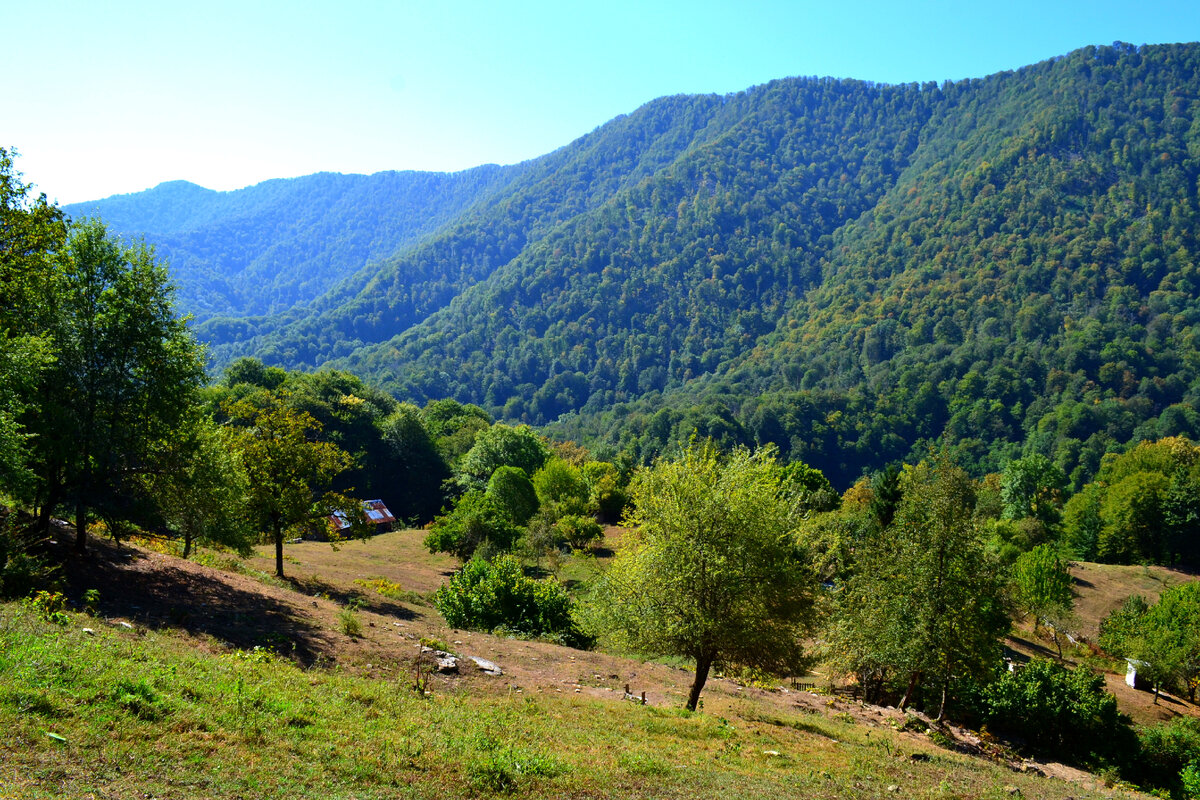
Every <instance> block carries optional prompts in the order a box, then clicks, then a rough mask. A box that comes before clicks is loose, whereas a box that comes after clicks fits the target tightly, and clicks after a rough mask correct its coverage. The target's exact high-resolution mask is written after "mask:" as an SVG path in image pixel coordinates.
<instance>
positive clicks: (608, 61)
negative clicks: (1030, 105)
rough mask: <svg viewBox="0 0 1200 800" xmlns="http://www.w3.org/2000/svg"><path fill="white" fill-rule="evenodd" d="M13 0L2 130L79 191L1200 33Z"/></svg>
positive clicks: (436, 149)
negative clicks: (664, 102) (651, 106)
mask: <svg viewBox="0 0 1200 800" xmlns="http://www.w3.org/2000/svg"><path fill="white" fill-rule="evenodd" d="M3 19H4V26H5V29H6V30H5V36H4V40H5V41H4V46H5V65H6V69H7V71H8V73H9V78H8V80H7V81H6V88H5V92H4V96H3V99H2V100H0V145H4V146H15V147H17V148H18V149H19V150H20V152H21V154H22V156H21V158H20V160H19V161H18V162H17V163H18V169H20V170H21V171H23V172H24V173H25V178H26V180H28V181H32V182H34V183H35V184H37V186H38V188H39V190H41V191H44V192H45V193H46V194H47V195H48V196H49V197H51V198H52V199H57V200H58V201H60V202H62V203H70V202H76V201H83V200H92V199H98V198H100V197H105V196H108V195H111V194H116V193H123V192H133V191H139V190H142V189H146V188H149V187H151V186H154V185H156V184H158V183H159V182H161V181H166V180H175V179H185V180H190V181H193V182H195V183H198V184H201V185H202V186H207V187H209V188H213V189H222V190H224V189H234V188H239V187H242V186H246V185H249V184H253V183H257V182H259V181H262V180H266V179H268V178H275V177H291V176H295V175H305V174H309V173H312V172H318V171H334V172H367V173H369V172H377V171H380V170H386V169H427V170H458V169H464V168H467V167H471V166H475V165H477V164H482V163H488V162H495V163H501V164H506V163H513V162H516V161H521V160H524V159H527V158H532V157H534V156H538V155H541V154H543V153H547V152H549V151H551V150H554V149H556V148H558V147H561V146H562V145H564V144H567V143H568V142H570V141H571V140H573V139H575V138H576V137H578V136H580V135H582V134H584V133H587V132H588V131H590V130H592V129H594V128H596V127H597V126H599V125H601V124H603V123H604V122H606V121H607V120H609V119H611V118H612V117H614V116H616V115H618V114H623V113H627V112H630V111H632V110H633V109H635V108H637V107H638V106H639V105H641V104H642V103H645V102H646V101H648V100H652V99H654V98H655V97H660V96H662V95H667V94H677V93H707V92H717V93H725V92H733V91H738V90H740V89H744V88H747V87H749V86H753V85H755V84H759V83H764V82H766V81H768V80H771V79H774V78H782V77H787V76H792V75H831V76H835V77H850V78H861V79H865V80H873V81H879V82H885V83H898V82H906V81H928V80H933V81H938V82H941V81H943V80H946V79H958V78H967V77H982V76H984V75H988V74H991V73H993V72H997V71H1000V70H1004V69H1014V68H1017V67H1020V66H1023V65H1025V64H1029V63H1033V62H1036V61H1040V60H1043V59H1045V58H1049V57H1051V56H1055V55H1062V54H1064V53H1066V52H1069V51H1070V50H1073V49H1076V48H1078V47H1082V46H1084V45H1088V44H1109V43H1111V42H1113V41H1115V40H1121V41H1125V42H1131V43H1133V44H1144V43H1157V42H1176V41H1192V40H1196V39H1200V0H1140V2H1139V0H1121V1H1120V2H1117V1H1115V0H1088V2H1077V1H1076V0H1064V1H1061V2H1060V1H1058V0H1040V1H1039V2H1029V1H1028V0H1010V1H1009V2H991V0H986V1H985V0H962V1H961V2H943V1H941V0H935V1H933V2H922V1H921V0H909V2H898V1H897V0H883V1H877V0H870V1H869V2H853V0H843V2H840V3H835V2H831V1H827V2H821V3H816V2H808V1H807V0H794V1H793V2H782V1H770V2H767V1H764V2H755V1H754V0H740V2H706V0H687V2H674V1H672V2H653V0H643V2H628V1H627V0H605V1H604V2H591V1H590V0H580V2H572V0H554V2H548V1H543V0H534V1H532V2H513V1H511V0H510V1H509V2H505V0H491V2H474V0H463V1H460V2H454V1H453V0H421V1H420V2H355V0H342V2H337V3H334V2H323V1H322V2H305V0H291V1H290V2H275V0H263V1H261V2H260V0H240V2H203V0H199V1H198V2H192V3H176V2H172V1H171V0H156V1H155V2H122V1H121V0H106V2H97V1H96V0H84V1H82V2H80V1H78V0H66V1H65V2H64V1H62V0H60V1H59V2H53V3H34V2H26V3H21V4H19V5H15V4H10V7H8V8H6V9H5V12H4V15H3Z"/></svg>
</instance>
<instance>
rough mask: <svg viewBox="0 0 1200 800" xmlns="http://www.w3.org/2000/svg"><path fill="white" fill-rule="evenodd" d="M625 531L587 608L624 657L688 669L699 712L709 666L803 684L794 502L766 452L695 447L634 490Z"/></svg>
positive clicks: (639, 480)
mask: <svg viewBox="0 0 1200 800" xmlns="http://www.w3.org/2000/svg"><path fill="white" fill-rule="evenodd" d="M630 496H631V499H632V503H633V510H631V511H630V512H629V513H628V515H627V516H626V518H625V524H626V525H627V526H629V528H630V531H629V533H628V534H626V536H625V539H624V540H623V542H622V545H621V547H620V550H619V551H618V553H617V556H616V558H615V559H614V560H613V563H612V565H611V566H610V567H609V570H608V572H607V573H606V574H605V575H604V576H603V578H602V579H601V581H600V583H599V585H598V587H597V589H596V593H595V597H594V600H593V609H594V614H595V618H594V624H595V625H596V626H597V627H598V628H599V629H600V630H602V631H604V632H605V633H606V634H607V635H608V636H609V637H610V638H611V639H612V640H613V641H614V642H616V643H618V644H619V645H620V646H623V647H627V648H629V649H631V650H634V651H636V652H640V653H646V654H655V655H664V656H682V657H684V658H689V659H691V660H692V661H694V662H695V665H696V677H695V680H694V681H693V683H692V688H691V691H690V692H689V694H688V699H687V707H688V709H690V710H693V711H694V710H695V709H696V705H697V703H698V702H699V699H700V692H701V691H702V690H703V688H704V684H705V682H706V681H707V680H708V675H709V671H710V669H712V668H713V667H714V666H722V665H728V666H735V665H736V666H742V667H747V668H752V669H759V670H763V671H767V672H772V673H778V674H793V675H795V674H801V670H802V669H803V668H804V664H805V657H804V652H803V649H802V647H801V638H802V637H803V636H804V634H805V632H806V631H807V630H808V628H809V624H810V622H811V619H812V611H813V582H812V578H811V575H810V573H809V571H808V570H807V569H806V567H805V566H804V563H803V560H802V559H801V557H800V554H799V553H798V552H797V550H796V547H795V545H794V543H793V533H794V531H795V529H796V525H797V523H798V521H799V511H798V508H797V505H796V503H795V501H794V494H793V493H792V492H790V491H789V490H788V487H787V485H786V484H785V482H784V479H783V474H782V470H781V468H780V466H779V464H778V463H777V462H776V461H775V453H774V451H773V450H772V449H769V448H768V449H763V450H759V451H755V452H751V451H750V450H747V449H745V448H739V449H736V450H734V451H733V452H732V453H730V454H729V455H723V454H721V453H719V452H718V451H717V450H716V448H715V447H714V446H713V445H712V444H700V443H696V442H693V443H692V445H691V446H690V447H688V449H687V450H686V451H685V452H684V453H683V455H682V456H681V457H680V458H679V459H678V460H674V461H667V460H662V461H658V462H656V463H655V464H654V465H653V466H652V467H648V468H645V469H643V470H641V471H639V472H638V473H637V474H636V475H635V476H634V479H633V482H632V483H631V485H630Z"/></svg>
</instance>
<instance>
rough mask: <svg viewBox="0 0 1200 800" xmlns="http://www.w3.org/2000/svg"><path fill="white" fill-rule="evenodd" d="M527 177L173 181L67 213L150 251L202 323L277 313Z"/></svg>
mask: <svg viewBox="0 0 1200 800" xmlns="http://www.w3.org/2000/svg"><path fill="white" fill-rule="evenodd" d="M522 169H523V166H521V165H517V166H515V167H497V166H494V165H491V166H484V167H478V168H476V169H472V170H467V171H465V172H458V173H452V174H448V173H429V172H380V173H377V174H375V175H338V174H331V173H321V174H317V175H308V176H305V177H303V178H290V179H280V180H271V181H266V182H264V183H260V184H257V185H255V186H251V187H248V188H246V189H240V190H238V191H233V192H214V191H211V190H209V189H204V188H202V187H200V186H196V185H195V184H191V183H187V182H186V181H173V182H170V183H164V184H161V185H159V186H157V187H155V188H153V189H150V190H147V191H145V192H139V193H136V194H131V195H118V196H115V197H110V198H107V199H105V200H97V201H94V202H89V203H78V204H75V205H70V206H66V207H65V208H64V210H65V211H66V212H67V213H68V214H69V215H71V216H75V217H80V216H100V217H102V218H104V219H105V221H107V222H108V223H109V224H110V225H111V226H112V228H113V229H114V230H117V231H120V232H121V233H123V234H127V235H135V236H144V237H145V238H146V239H147V241H150V242H152V243H153V244H154V245H155V247H156V249H157V252H158V254H159V255H160V256H161V257H163V258H164V259H165V260H166V261H167V262H168V263H169V264H170V266H171V270H172V275H173V277H174V279H175V280H176V281H177V283H178V284H179V302H180V306H181V307H182V308H183V309H185V310H187V311H188V312H189V313H192V314H194V315H196V316H197V318H199V319H205V318H207V317H210V316H212V315H215V314H221V315H230V314H232V315H238V316H242V315H249V314H267V313H272V312H278V311H283V310H285V309H287V308H290V307H291V306H292V305H294V304H296V303H303V302H307V301H310V300H312V299H314V298H316V297H318V296H320V295H322V294H324V293H325V292H327V291H328V290H330V289H331V288H333V287H334V286H335V285H336V284H337V283H338V282H340V281H341V280H342V279H344V278H346V277H347V276H349V275H350V274H352V273H354V272H355V271H357V270H358V269H361V268H362V267H363V266H364V265H366V264H368V263H369V262H372V261H377V260H380V259H383V258H386V257H388V256H391V255H393V254H395V253H396V252H397V251H399V250H402V249H404V248H405V247H407V246H409V245H412V244H414V243H416V242H418V241H420V240H421V239H422V238H423V237H426V236H428V235H429V234H431V233H433V232H434V231H436V230H437V229H438V228H440V227H441V226H443V225H444V224H446V223H447V222H449V221H450V220H452V219H454V218H455V217H457V216H458V215H460V214H461V213H463V212H464V211H465V210H466V209H467V208H469V207H470V206H471V205H472V204H474V203H475V202H477V201H478V200H479V199H480V198H481V197H484V196H487V195H488V194H489V193H493V192H495V191H497V190H501V189H502V188H503V187H504V186H505V185H506V184H507V183H508V182H509V181H511V180H512V178H513V177H515V176H516V175H519V174H520V173H521V171H522Z"/></svg>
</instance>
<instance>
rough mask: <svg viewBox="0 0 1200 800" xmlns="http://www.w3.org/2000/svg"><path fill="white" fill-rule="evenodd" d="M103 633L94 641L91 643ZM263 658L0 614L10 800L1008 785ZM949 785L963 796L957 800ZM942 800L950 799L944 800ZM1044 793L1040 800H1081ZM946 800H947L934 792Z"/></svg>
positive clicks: (703, 725) (881, 744) (799, 791)
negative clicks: (430, 690)
mask: <svg viewBox="0 0 1200 800" xmlns="http://www.w3.org/2000/svg"><path fill="white" fill-rule="evenodd" d="M85 627H91V628H92V629H94V632H93V633H86V632H85V631H84V630H83V629H84V628H85ZM397 674H400V675H401V677H399V678H397V679H394V680H387V679H371V678H365V677H357V676H353V675H348V674H344V673H342V672H340V671H338V670H332V671H324V670H307V671H306V670H303V669H300V668H298V667H296V666H294V665H293V664H291V663H290V662H287V661H285V660H282V659H279V658H277V657H275V656H273V655H272V654H271V653H269V652H268V651H265V650H253V651H249V652H245V651H233V652H231V653H227V654H223V655H211V654H207V653H204V652H201V651H199V650H196V649H193V648H192V647H191V646H190V645H189V644H188V643H187V641H186V640H184V639H183V638H179V637H175V636H173V635H171V634H164V633H156V632H153V631H136V630H134V631H131V630H128V629H124V628H114V627H109V626H108V625H106V624H104V623H103V622H100V621H97V620H95V619H92V618H90V617H85V616H81V615H75V614H70V615H69V621H68V624H67V625H66V626H58V625H53V624H51V623H48V622H45V621H43V620H42V619H40V618H39V617H38V616H37V615H36V614H35V613H34V612H33V611H32V610H31V609H29V608H27V607H26V606H24V605H21V604H8V605H3V606H0V725H3V727H4V730H5V736H4V737H2V743H0V786H3V787H5V788H4V791H3V794H4V796H5V797H9V796H11V797H18V798H34V797H37V798H42V797H86V796H90V795H93V794H94V795H97V796H134V795H136V796H145V795H147V794H148V795H150V796H174V797H180V796H182V797H241V798H268V797H282V796H287V797H313V798H339V797H345V798H349V797H356V798H376V797H378V798H384V797H430V798H433V797H438V798H446V797H477V796H481V795H490V794H497V793H501V794H514V795H517V796H529V797H573V796H577V797H583V796H590V797H599V796H604V797H698V796H699V797H718V796H721V797H739V798H740V797H888V796H894V793H889V792H888V786H889V785H896V784H897V783H903V784H904V785H906V787H907V790H906V792H905V794H906V796H927V797H946V796H961V797H984V796H990V795H988V794H987V792H989V791H991V789H992V788H993V787H995V786H997V785H1000V784H1001V783H1008V782H1012V781H1013V780H1014V778H1012V777H1009V776H1008V775H1007V774H1006V773H1005V771H1003V770H1001V769H1000V768H999V767H995V766H993V765H989V764H985V763H981V762H971V761H970V760H968V759H965V758H963V757H960V756H957V755H952V754H949V753H945V754H944V755H942V754H941V751H935V755H934V756H932V757H931V758H930V760H929V761H925V762H913V761H911V760H910V759H908V758H907V757H906V755H905V754H906V753H911V752H912V750H913V746H912V744H911V743H904V744H901V743H899V742H896V741H893V740H892V739H891V738H889V737H892V736H894V734H891V733H890V732H887V731H883V730H877V729H869V728H867V727H866V726H861V725H855V724H853V723H852V722H846V721H839V720H834V719H829V718H825V717H822V716H819V715H813V714H808V715H804V714H799V713H796V714H792V713H788V712H781V711H780V710H778V709H775V710H772V711H770V712H764V711H762V710H761V709H758V708H757V707H756V706H754V705H753V704H751V703H749V701H744V702H743V701H738V702H739V703H741V705H735V706H732V707H727V708H722V709H721V711H720V715H718V714H717V713H716V712H714V713H711V714H705V713H700V714H690V713H687V712H685V711H683V710H682V709H673V708H656V707H646V706H640V705H635V704H632V703H623V702H619V701H599V700H593V699H588V698H585V697H578V696H562V697H559V696H548V695H538V696H531V695H523V694H520V693H516V692H513V693H510V694H503V693H495V692H487V693H480V694H471V693H469V692H467V691H465V690H451V691H437V692H435V693H434V694H433V695H432V696H424V695H423V694H419V693H418V692H416V691H414V688H413V686H412V685H411V684H412V681H411V676H410V675H408V674H407V672H406V671H405V670H398V671H397ZM946 786H949V787H950V788H951V790H952V791H954V792H957V794H946V793H945V791H944V787H946ZM935 789H936V792H935V791H934V790H935ZM1066 789H1067V785H1066V784H1061V785H1060V784H1057V783H1053V782H1044V781H1043V782H1042V783H1039V784H1037V785H1036V786H1028V785H1027V786H1026V787H1025V793H1026V796H1042V797H1061V796H1064V795H1066V794H1073V795H1074V796H1076V797H1081V796H1085V795H1086V792H1082V791H1081V790H1080V788H1079V787H1070V789H1071V791H1069V792H1068V791H1066ZM931 792H932V793H931Z"/></svg>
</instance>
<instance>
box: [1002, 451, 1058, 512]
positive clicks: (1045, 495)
mask: <svg viewBox="0 0 1200 800" xmlns="http://www.w3.org/2000/svg"><path fill="white" fill-rule="evenodd" d="M1066 487H1067V477H1066V476H1065V475H1063V472H1062V470H1061V469H1059V468H1058V466H1057V465H1055V464H1054V463H1053V462H1052V461H1050V459H1048V458H1046V457H1045V456H1044V455H1042V454H1041V453H1033V454H1031V455H1028V456H1025V457H1024V458H1017V459H1014V460H1012V461H1010V462H1008V464H1007V465H1005V467H1004V472H1003V474H1002V476H1001V478H1000V499H1001V502H1002V503H1003V509H1004V512H1003V513H1004V518H1005V519H1026V518H1033V519H1036V520H1038V521H1039V522H1041V523H1042V525H1044V526H1045V527H1046V528H1047V529H1050V530H1054V529H1056V528H1057V527H1058V524H1059V522H1060V521H1061V519H1062V505H1063V493H1064V492H1065V491H1066Z"/></svg>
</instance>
